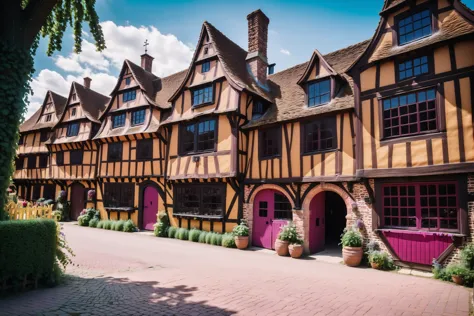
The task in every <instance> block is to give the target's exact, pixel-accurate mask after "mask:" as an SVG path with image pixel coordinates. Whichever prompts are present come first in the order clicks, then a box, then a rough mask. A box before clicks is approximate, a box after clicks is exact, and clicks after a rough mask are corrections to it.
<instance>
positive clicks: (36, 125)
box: [20, 91, 67, 133]
mask: <svg viewBox="0 0 474 316" xmlns="http://www.w3.org/2000/svg"><path fill="white" fill-rule="evenodd" d="M49 97H51V100H52V102H53V105H54V109H55V115H56V117H55V119H54V120H51V121H49V122H38V120H39V119H40V117H41V113H42V112H43V108H44V106H45V105H46V101H47V100H48V98H49ZM66 102H67V99H66V98H65V97H63V96H61V95H59V94H57V93H55V92H53V91H48V92H47V93H46V96H45V98H44V101H43V104H42V105H41V107H40V108H39V109H38V110H37V111H36V112H35V113H34V114H33V115H32V116H31V117H30V118H29V119H27V120H26V121H25V122H23V124H21V125H20V132H22V133H23V132H28V131H35V130H39V129H42V128H51V127H53V126H54V125H55V124H56V122H57V120H58V119H59V118H60V117H61V115H62V114H63V112H64V109H65V107H66Z"/></svg>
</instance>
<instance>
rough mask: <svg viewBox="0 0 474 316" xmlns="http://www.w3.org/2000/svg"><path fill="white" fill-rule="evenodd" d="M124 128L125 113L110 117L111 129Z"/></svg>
mask: <svg viewBox="0 0 474 316" xmlns="http://www.w3.org/2000/svg"><path fill="white" fill-rule="evenodd" d="M122 126H125V113H122V114H118V115H115V116H113V117H112V128H117V127H122Z"/></svg>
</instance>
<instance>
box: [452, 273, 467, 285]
mask: <svg viewBox="0 0 474 316" xmlns="http://www.w3.org/2000/svg"><path fill="white" fill-rule="evenodd" d="M451 279H452V280H453V282H454V283H456V284H457V285H462V284H463V283H464V280H463V279H462V276H459V275H452V276H451Z"/></svg>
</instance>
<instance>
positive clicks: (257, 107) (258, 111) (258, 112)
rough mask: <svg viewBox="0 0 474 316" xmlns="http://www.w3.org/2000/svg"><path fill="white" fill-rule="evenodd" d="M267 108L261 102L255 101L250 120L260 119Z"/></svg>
mask: <svg viewBox="0 0 474 316" xmlns="http://www.w3.org/2000/svg"><path fill="white" fill-rule="evenodd" d="M267 108H268V106H267V105H266V104H265V103H263V102H262V101H261V100H258V101H255V102H254V104H253V108H252V120H254V119H258V118H260V117H262V115H263V114H265V112H266V111H267Z"/></svg>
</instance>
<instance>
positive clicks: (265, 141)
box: [260, 127, 281, 158]
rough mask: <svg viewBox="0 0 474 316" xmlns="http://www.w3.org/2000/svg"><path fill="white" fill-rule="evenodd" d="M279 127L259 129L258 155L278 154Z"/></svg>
mask: <svg viewBox="0 0 474 316" xmlns="http://www.w3.org/2000/svg"><path fill="white" fill-rule="evenodd" d="M280 141H281V128H280V127H276V128H268V129H264V130H261V131H260V142H261V144H260V157H261V158H271V157H278V156H280Z"/></svg>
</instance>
